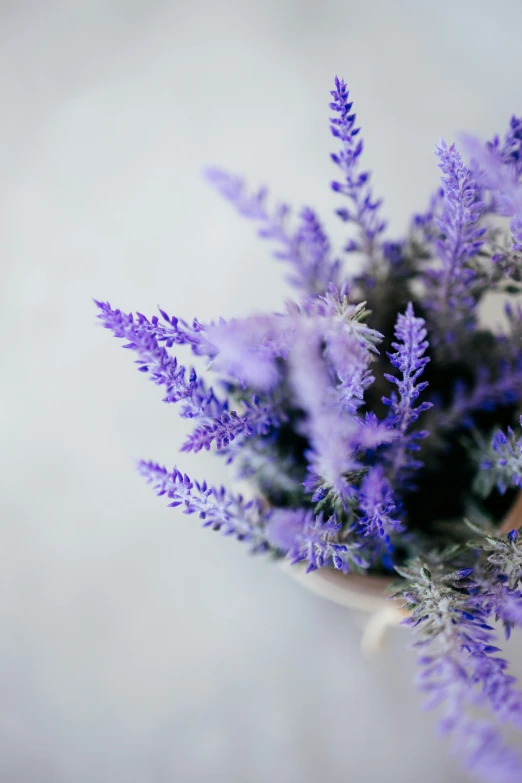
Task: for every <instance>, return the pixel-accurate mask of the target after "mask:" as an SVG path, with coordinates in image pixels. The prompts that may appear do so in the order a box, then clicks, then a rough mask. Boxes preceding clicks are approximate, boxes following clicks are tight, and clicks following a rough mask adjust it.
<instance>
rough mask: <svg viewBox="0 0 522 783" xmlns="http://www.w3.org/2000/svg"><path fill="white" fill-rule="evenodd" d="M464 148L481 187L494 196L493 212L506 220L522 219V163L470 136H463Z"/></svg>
mask: <svg viewBox="0 0 522 783" xmlns="http://www.w3.org/2000/svg"><path fill="white" fill-rule="evenodd" d="M462 144H463V146H464V149H465V150H466V152H467V153H468V155H469V157H470V158H471V164H472V166H473V168H474V173H475V177H476V179H477V181H478V183H479V184H480V186H481V187H482V188H484V189H485V190H486V191H489V192H490V193H491V195H492V199H493V200H492V204H491V211H493V212H497V213H498V214H501V215H504V216H507V217H512V216H514V215H518V216H519V217H520V216H522V186H521V183H520V163H519V159H516V158H514V157H513V156H512V155H510V154H509V153H508V152H507V148H504V149H502V148H499V146H498V145H495V144H491V143H489V144H483V143H482V142H481V141H480V140H479V139H477V138H475V137H474V136H470V135H468V134H464V135H463V136H462ZM508 147H509V145H508ZM518 149H519V148H518ZM516 154H519V151H518V153H516Z"/></svg>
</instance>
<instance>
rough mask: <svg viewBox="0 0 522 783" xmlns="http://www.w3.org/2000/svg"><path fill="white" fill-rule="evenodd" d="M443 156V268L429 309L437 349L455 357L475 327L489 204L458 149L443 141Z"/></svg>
mask: <svg viewBox="0 0 522 783" xmlns="http://www.w3.org/2000/svg"><path fill="white" fill-rule="evenodd" d="M437 155H438V156H439V159H440V163H439V166H440V168H441V170H442V172H443V175H444V176H443V177H442V189H443V191H444V200H443V208H442V213H441V215H440V217H439V218H438V219H436V221H435V222H436V225H437V228H438V230H439V232H440V236H439V239H438V240H437V242H436V245H435V247H436V251H437V255H438V257H439V258H440V260H441V262H442V266H441V268H440V269H432V270H428V272H427V281H428V292H427V296H426V307H427V311H428V313H429V316H430V325H431V327H432V330H433V334H432V336H433V338H434V345H435V346H436V347H437V348H438V349H439V350H444V351H447V350H448V349H449V350H451V351H452V352H453V353H454V351H455V347H454V345H453V343H454V341H455V340H456V339H457V338H458V336H459V334H461V333H462V330H469V329H471V328H472V327H473V325H474V323H475V320H474V319H475V316H474V308H475V305H476V302H477V298H476V295H475V293H474V290H473V286H474V284H475V281H476V272H475V270H474V269H472V268H471V267H470V265H469V261H470V259H471V258H473V256H476V255H477V253H478V252H479V250H480V249H481V247H482V245H483V237H484V234H485V228H480V227H478V226H477V223H478V220H479V217H480V215H481V212H482V210H483V208H484V204H483V203H482V202H480V201H479V200H478V198H477V190H476V186H475V182H474V180H473V179H472V177H471V174H470V172H469V170H468V169H467V168H466V167H465V166H464V163H463V161H462V158H461V156H460V154H459V153H458V151H457V149H456V148H455V145H454V144H452V145H451V146H450V147H448V146H447V144H446V143H445V142H444V141H442V142H441V144H440V146H439V147H438V148H437Z"/></svg>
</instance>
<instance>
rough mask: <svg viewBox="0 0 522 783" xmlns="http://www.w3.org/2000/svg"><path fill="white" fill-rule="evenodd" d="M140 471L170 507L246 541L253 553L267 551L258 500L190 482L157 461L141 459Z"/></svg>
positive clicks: (185, 477)
mask: <svg viewBox="0 0 522 783" xmlns="http://www.w3.org/2000/svg"><path fill="white" fill-rule="evenodd" d="M138 471H139V473H140V474H141V475H142V476H143V477H144V478H145V479H146V480H147V482H148V483H149V484H153V486H154V489H155V491H156V494H157V495H158V496H162V495H166V496H167V497H168V498H169V499H170V501H171V502H170V503H169V506H173V507H175V506H183V509H184V513H185V514H197V515H198V516H199V518H200V519H202V520H203V526H204V527H211V528H212V529H213V530H221V531H222V532H223V533H224V534H225V535H232V536H235V538H237V539H239V540H240V541H246V542H247V543H249V544H250V546H251V548H252V551H254V552H264V551H266V549H267V548H268V543H267V538H266V534H265V523H266V514H265V513H263V510H262V507H261V504H260V503H259V501H258V500H249V501H247V502H246V501H244V500H243V498H242V496H241V495H233V494H232V493H230V492H227V490H225V488H224V487H221V488H220V489H216V488H214V487H208V486H207V484H206V482H203V483H202V484H200V483H199V482H197V481H191V480H190V479H189V477H188V476H187V474H186V473H181V472H180V471H179V470H178V469H177V468H173V470H172V471H171V472H170V473H169V471H168V470H167V469H166V468H164V467H162V466H161V465H158V464H156V463H155V462H146V461H145V460H141V461H140V462H139V463H138Z"/></svg>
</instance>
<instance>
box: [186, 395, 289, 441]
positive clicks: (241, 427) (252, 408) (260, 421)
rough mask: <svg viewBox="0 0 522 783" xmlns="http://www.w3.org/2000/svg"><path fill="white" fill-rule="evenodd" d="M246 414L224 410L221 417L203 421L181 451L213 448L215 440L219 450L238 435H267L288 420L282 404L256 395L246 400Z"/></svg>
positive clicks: (244, 404)
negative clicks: (267, 400)
mask: <svg viewBox="0 0 522 783" xmlns="http://www.w3.org/2000/svg"><path fill="white" fill-rule="evenodd" d="M243 406H244V408H245V413H243V414H242V415H239V414H238V413H237V412H236V411H228V410H227V411H224V412H223V413H222V414H221V415H220V416H217V417H215V418H213V419H208V420H207V421H205V422H204V423H202V424H200V425H199V426H198V427H197V428H196V429H195V430H194V431H193V432H192V433H191V434H190V435H189V436H188V438H187V439H186V441H185V443H184V444H183V446H182V447H181V451H194V452H198V451H201V449H206V450H207V451H208V450H209V449H210V446H211V445H212V444H213V443H215V445H216V448H217V450H218V451H220V450H221V449H225V448H227V447H228V446H229V445H230V444H231V443H232V442H233V441H235V440H236V439H237V438H239V437H241V436H243V437H249V436H251V435H266V434H267V433H268V432H269V430H270V429H271V428H272V427H277V426H279V425H280V424H281V422H282V421H284V420H285V419H286V415H285V414H284V413H283V411H282V410H281V407H280V406H278V405H276V404H275V403H265V402H261V400H260V399H259V397H258V396H257V395H253V397H252V399H251V400H244V401H243Z"/></svg>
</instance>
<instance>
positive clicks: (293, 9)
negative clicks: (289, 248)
mask: <svg viewBox="0 0 522 783" xmlns="http://www.w3.org/2000/svg"><path fill="white" fill-rule="evenodd" d="M521 29H522V4H521V3H520V2H519V0H512V1H511V2H509V0H498V1H497V3H495V4H492V3H491V2H477V1H476V0H475V1H474V2H455V0H439V2H437V3H431V2H423V1H422V0H409V1H407V2H391V1H390V2H386V0H380V1H379V2H372V1H371V0H366V1H365V0H357V1H355V0H316V1H315V2H314V1H312V0H306V2H304V1H301V2H298V0H265V1H264V2H261V0H259V1H257V2H256V1H254V2H239V0H229V2H218V0H214V1H212V0H206V2H198V1H197V0H191V1H190V2H179V1H178V0H170V1H169V0H98V1H93V2H88V0H76V1H74V0H71V1H70V2H65V1H64V2H58V1H56V2H52V1H51V0H50V1H47V0H39V1H37V0H35V1H34V2H24V0H18V2H16V0H11V1H9V0H3V2H2V3H1V4H0V39H1V41H0V60H1V68H0V90H1V93H0V95H1V106H2V120H1V124H0V161H1V168H0V172H1V177H0V188H1V191H0V192H1V205H0V215H1V218H0V220H1V259H2V260H1V262H0V270H1V291H0V296H1V309H0V318H1V321H2V333H3V335H4V338H3V346H4V347H3V349H2V369H1V385H0V394H1V400H0V403H1V404H0V419H1V424H2V429H1V433H2V449H1V455H0V456H1V460H2V470H1V472H0V482H1V504H2V515H1V539H0V543H1V549H0V584H1V589H0V623H1V627H0V632H1V635H0V780H1V781H2V782H4V781H5V783H36V782H38V783H92V781H97V783H167V782H168V783H171V782H174V781H175V782H176V783H196V782H198V783H199V782H200V781H201V783H205V782H206V781H217V782H218V783H226V782H229V783H269V782H270V783H279V782H280V781H281V783H298V782H299V783H318V782H320V781H324V782H325V783H341V781H343V783H345V782H348V781H349V782H350V783H359V781H371V782H373V781H382V783H395V781H402V782H403V783H414V782H416V781H419V780H422V781H424V782H425V783H438V782H439V781H445V782H449V783H451V782H452V781H460V780H464V778H463V777H461V776H460V775H459V773H458V772H457V771H456V767H455V766H454V763H453V761H452V760H450V759H448V758H447V757H446V755H445V748H444V744H443V742H442V741H441V740H440V739H437V737H436V736H435V735H434V733H433V723H434V720H433V716H431V715H428V714H426V713H424V712H422V711H420V710H419V704H420V697H419V696H418V695H417V694H416V692H415V690H414V688H413V686H412V684H411V679H412V671H413V665H412V664H413V655H412V653H411V652H408V651H407V650H406V647H407V642H408V637H407V635H405V634H404V633H403V632H402V631H398V632H396V633H395V634H392V637H391V639H390V642H389V645H388V647H387V649H386V650H385V651H384V652H383V653H382V654H381V655H380V656H376V657H374V658H372V659H370V660H365V659H363V658H362V657H361V654H360V652H359V643H360V634H361V630H360V627H359V626H360V623H359V619H360V618H357V617H355V616H354V615H353V614H351V613H350V612H348V611H347V610H344V609H341V608H338V607H336V606H333V605H330V604H328V603H327V602H325V601H324V600H322V599H320V598H318V597H316V596H314V595H311V594H308V593H307V592H306V591H305V590H303V589H302V588H301V587H299V586H298V585H297V584H295V583H294V582H293V581H292V580H290V579H288V577H287V576H285V575H284V574H283V573H281V572H280V571H279V570H278V569H277V568H276V567H274V566H272V565H270V564H269V563H267V562H265V561H263V560H262V559H252V558H249V557H247V556H246V553H245V551H244V550H243V548H242V547H241V546H239V545H238V544H236V543H234V542H232V541H230V540H228V539H223V538H222V537H220V536H219V535H218V534H213V533H211V532H208V531H206V530H202V529H201V528H200V527H199V524H198V520H196V519H193V518H192V517H184V516H183V515H181V514H179V513H178V512H177V510H173V509H168V508H166V507H165V504H164V503H163V502H162V500H158V499H156V498H155V497H154V495H153V493H152V492H151V490H150V488H149V487H147V486H145V485H142V483H141V481H140V479H139V478H138V477H137V476H136V475H135V474H134V472H133V459H134V458H136V457H140V456H142V457H146V458H155V459H157V460H159V461H161V462H166V463H167V464H169V465H172V464H173V463H174V462H177V464H178V465H179V466H180V467H183V468H185V469H186V470H187V471H189V472H190V473H191V475H192V474H194V475H195V476H199V477H207V478H208V479H209V480H211V481H213V482H219V481H221V480H222V479H223V478H224V476H225V470H224V466H223V465H222V464H221V463H220V462H219V460H216V459H215V458H212V457H209V456H208V455H198V456H197V457H196V458H194V457H191V456H187V455H178V453H177V450H178V446H179V443H180V441H181V438H182V435H183V431H184V425H182V424H181V423H180V422H179V420H178V418H177V414H176V411H175V409H173V408H172V407H170V406H166V405H162V403H161V401H160V399H161V394H160V393H159V390H157V389H156V388H155V387H154V386H153V385H152V384H150V383H148V382H146V381H145V379H144V378H142V377H141V376H140V375H139V374H138V373H136V371H135V368H134V366H133V364H132V361H131V357H130V356H129V355H128V354H127V353H125V352H123V351H121V350H120V349H119V344H118V342H117V341H115V340H114V339H112V338H111V337H110V335H109V334H108V333H107V332H104V331H103V330H101V329H99V328H96V327H95V323H94V308H93V305H92V302H91V297H92V296H95V297H97V298H103V299H109V300H110V301H111V303H113V304H115V305H118V306H120V307H121V308H123V309H126V310H133V309H136V308H137V309H139V310H141V311H143V312H145V313H153V312H154V310H155V307H156V305H157V304H158V303H160V304H161V305H162V306H163V307H165V308H167V309H168V310H169V311H170V312H174V313H176V314H178V315H180V316H184V317H186V318H192V316H194V315H197V316H199V318H200V319H202V320H207V319H210V318H212V317H215V316H218V315H219V314H220V313H223V314H224V315H225V316H232V315H238V314H245V313H249V312H252V311H255V310H259V309H261V308H262V309H266V308H270V309H274V308H277V307H279V306H280V303H281V302H282V300H283V299H284V297H285V296H286V295H288V293H289V292H288V289H287V288H286V287H285V285H284V284H283V282H282V281H281V278H282V275H281V272H282V270H281V268H280V266H278V264H277V262H275V261H273V260H272V259H271V258H270V249H269V247H267V246H265V245H263V243H261V242H259V241H257V240H256V239H255V236H254V231H253V227H252V226H251V225H249V224H248V223H246V222H242V221H241V219H239V218H237V217H236V216H235V214H234V213H233V211H232V210H231V209H230V208H229V207H228V205H226V204H224V203H222V202H221V201H220V199H219V198H218V197H217V196H216V195H215V194H214V193H213V192H211V191H210V189H209V188H208V187H207V186H206V185H205V183H204V182H203V181H202V178H201V176H200V173H201V170H202V168H203V167H204V166H205V165H207V164H210V163H215V164H218V165H222V166H224V167H227V168H229V169H231V170H233V171H237V172H239V173H245V174H247V175H248V176H249V179H250V182H251V183H252V185H257V184H260V183H269V184H270V185H271V187H272V192H273V193H274V194H275V195H276V196H277V197H280V198H286V199H289V200H290V201H293V202H294V203H295V204H296V205H301V204H302V203H311V204H313V205H315V206H317V207H318V208H319V210H320V211H321V212H322V214H323V216H326V218H327V219H329V224H330V226H331V227H332V231H333V233H334V235H335V236H336V237H338V238H339V239H340V238H342V226H341V225H337V223H336V219H335V217H334V216H333V215H332V214H331V212H332V209H333V208H334V207H335V206H336V205H337V204H338V202H337V201H336V199H335V197H334V196H333V194H331V193H330V191H329V188H328V182H329V180H330V178H331V177H332V176H333V171H332V166H331V163H330V162H329V157H328V155H329V152H330V151H331V150H332V149H333V144H332V140H331V138H330V135H329V131H328V122H327V117H328V109H327V103H328V99H329V95H328V91H329V90H330V89H331V85H332V81H333V77H334V75H335V74H336V73H338V74H339V75H342V76H344V78H345V79H346V80H347V81H348V83H349V85H350V87H351V91H352V97H353V99H354V100H355V102H356V103H355V107H356V109H357V113H358V117H359V121H360V123H361V124H362V127H363V132H364V138H365V140H366V150H367V151H366V163H367V164H368V166H369V167H371V168H372V169H373V170H374V171H375V176H374V186H375V190H376V192H377V193H379V194H382V195H383V196H384V198H385V200H386V205H385V212H386V214H387V215H388V216H389V218H390V221H391V233H392V234H397V233H399V232H400V231H401V230H402V229H403V227H404V226H405V223H406V219H407V216H408V214H409V213H410V212H411V211H412V210H414V209H419V208H422V207H423V206H424V204H425V202H426V199H427V197H428V194H429V192H430V191H431V190H432V188H433V187H434V186H435V184H436V182H437V168H436V162H435V159H434V156H433V154H432V153H433V148H434V145H435V143H436V142H437V141H438V139H439V137H440V135H444V136H445V137H446V138H447V139H448V140H451V139H453V138H454V137H455V134H456V132H457V131H458V130H460V129H469V130H471V131H475V132H478V133H480V134H483V135H488V134H489V135H490V134H493V133H494V132H496V131H503V130H504V128H505V127H506V126H507V122H508V119H509V116H510V114H511V113H513V112H520V111H521V109H522V76H521V74H522V48H521V46H520V30H521ZM520 652H521V644H520V639H519V638H517V639H516V640H515V641H514V643H513V645H512V654H511V655H512V657H513V658H517V656H518V658H519V659H520ZM518 668H519V672H520V666H519V667H518Z"/></svg>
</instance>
